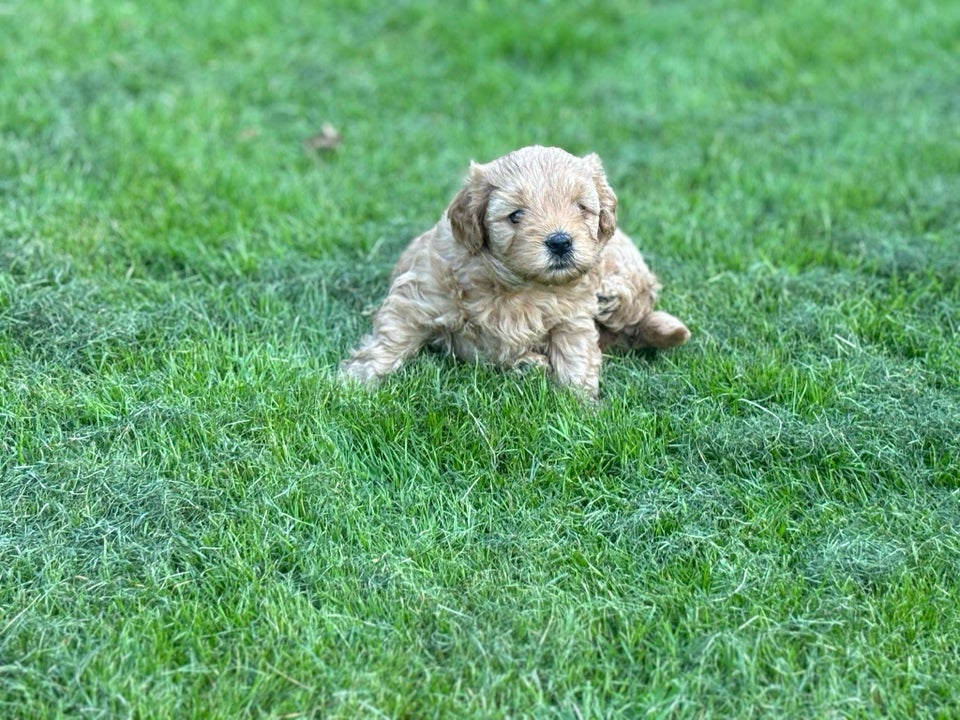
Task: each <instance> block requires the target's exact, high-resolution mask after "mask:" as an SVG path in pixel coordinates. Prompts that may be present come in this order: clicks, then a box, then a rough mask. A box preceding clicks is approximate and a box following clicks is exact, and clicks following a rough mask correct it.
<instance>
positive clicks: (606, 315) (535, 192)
mask: <svg viewBox="0 0 960 720" xmlns="http://www.w3.org/2000/svg"><path fill="white" fill-rule="evenodd" d="M658 289H659V284H658V283H657V278H656V277H655V276H654V275H653V273H651V272H650V270H649V269H648V268H647V266H646V264H645V263H644V261H643V258H642V257H641V255H640V253H639V251H638V250H637V248H636V247H635V246H634V245H633V243H632V242H631V241H630V239H629V238H628V237H627V236H626V235H624V234H623V233H622V232H620V231H619V230H618V229H617V197H616V195H615V194H614V192H613V190H612V189H611V188H610V186H609V184H607V179H606V176H605V174H604V171H603V167H602V166H601V164H600V159H599V158H598V157H597V156H596V155H593V154H591V155H587V156H586V157H582V158H581V157H576V156H574V155H571V154H569V153H567V152H565V151H564V150H561V149H559V148H548V147H539V146H534V147H526V148H522V149H520V150H517V151H515V152H512V153H510V154H509V155H505V156H504V157H501V158H499V159H497V160H494V161H492V162H490V163H487V164H485V165H478V164H476V163H471V164H470V172H469V176H468V178H467V181H466V184H465V185H464V187H463V188H462V189H461V190H460V192H459V193H457V195H456V197H454V199H453V201H452V202H451V203H450V206H449V207H448V208H447V211H446V213H445V214H444V216H443V217H442V218H441V219H440V222H438V223H437V224H436V225H435V226H434V227H433V228H431V229H430V230H428V231H427V232H425V233H424V234H423V235H420V236H419V237H418V238H416V239H415V240H413V241H412V242H411V243H410V245H409V246H408V247H407V249H406V250H405V251H404V252H403V254H402V255H401V256H400V260H399V261H398V262H397V265H396V267H395V268H394V270H393V276H392V284H391V286H390V291H389V293H388V294H387V297H386V299H385V300H384V301H383V304H382V305H381V306H380V308H379V309H378V310H377V312H376V315H375V316H374V318H373V332H371V333H370V334H369V335H367V336H366V337H365V338H364V339H363V340H362V342H361V343H360V346H359V347H358V348H357V349H356V350H355V351H354V352H353V353H352V354H351V355H350V357H349V358H348V359H347V360H346V361H344V363H343V365H342V366H341V373H342V375H344V376H345V377H347V378H352V379H355V380H359V381H361V382H365V383H370V382H373V381H376V380H378V379H379V378H382V377H383V376H385V375H388V374H389V373H392V372H393V371H394V370H396V369H397V368H399V367H400V365H401V364H402V363H403V362H404V360H406V359H407V358H409V357H410V356H412V355H413V354H415V353H416V352H417V351H418V350H420V349H421V348H423V347H425V346H429V347H432V348H434V349H437V350H443V351H446V352H449V353H452V354H453V355H454V356H456V357H457V358H460V359H462V360H468V361H478V360H484V361H488V362H492V363H495V364H497V365H501V366H506V367H510V366H516V365H523V364H532V365H539V366H542V367H544V368H546V369H547V370H548V371H549V372H551V373H552V375H553V376H554V378H555V379H556V380H557V382H559V383H560V384H561V385H565V386H570V387H572V388H574V389H575V390H576V391H578V392H579V393H581V394H582V395H583V396H585V397H587V398H590V399H593V398H596V397H597V394H598V390H599V381H600V364H601V352H602V350H603V349H605V348H607V347H609V346H611V345H614V344H618V343H619V344H624V345H627V346H630V347H654V348H669V347H673V346H676V345H680V344H682V343H684V342H686V340H687V339H688V338H689V337H690V331H689V330H687V328H686V326H685V325H684V324H683V323H682V322H680V320H678V319H677V318H675V317H673V316H672V315H669V314H667V313H665V312H660V311H655V310H654V309H653V306H654V303H655V302H656V298H657V290H658Z"/></svg>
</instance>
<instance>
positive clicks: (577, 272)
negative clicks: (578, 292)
mask: <svg viewBox="0 0 960 720" xmlns="http://www.w3.org/2000/svg"><path fill="white" fill-rule="evenodd" d="M585 272H586V268H583V267H581V266H580V264H579V263H578V262H577V258H576V256H575V255H574V254H573V253H568V254H566V255H563V256H559V257H557V256H554V257H551V258H550V259H549V260H548V262H547V265H546V267H545V268H544V271H543V279H544V281H546V282H548V283H551V284H558V283H563V282H568V281H570V280H575V279H576V278H578V277H580V276H581V275H583V274H584V273H585Z"/></svg>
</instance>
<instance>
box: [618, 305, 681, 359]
mask: <svg viewBox="0 0 960 720" xmlns="http://www.w3.org/2000/svg"><path fill="white" fill-rule="evenodd" d="M620 335H621V338H622V340H623V341H624V342H625V343H626V344H627V345H629V346H630V347H637V348H641V347H652V348H657V349H658V350H666V349H667V348H672V347H676V346H677V345H683V343H685V342H686V341H687V340H689V339H690V331H689V330H688V329H687V326H686V325H684V324H683V322H681V321H680V319H679V318H676V317H674V316H673V315H671V314H670V313H666V312H663V311H662V310H654V311H653V312H651V313H650V314H649V315H647V316H645V317H644V318H643V319H642V320H641V321H640V322H639V323H637V324H636V325H632V326H630V327H627V328H624V329H623V331H622V332H621V333H620Z"/></svg>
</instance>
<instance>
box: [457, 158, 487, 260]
mask: <svg viewBox="0 0 960 720" xmlns="http://www.w3.org/2000/svg"><path fill="white" fill-rule="evenodd" d="M492 190H493V186H492V185H490V183H489V181H488V180H487V178H486V176H485V174H484V171H483V166H482V165H477V163H475V162H471V163H470V175H469V177H468V178H467V182H466V184H465V185H464V186H463V187H462V188H461V189H460V192H458V193H457V195H456V197H454V198H453V202H451V203H450V207H448V208H447V217H448V218H449V219H450V227H451V228H452V229H453V236H454V237H455V238H456V239H457V241H459V242H461V243H463V244H464V245H465V246H466V247H467V249H468V250H469V251H470V254H471V255H476V254H477V253H478V252H480V249H481V248H482V247H483V246H484V245H486V244H487V241H488V237H487V224H486V216H487V203H488V202H489V201H490V192H491V191H492Z"/></svg>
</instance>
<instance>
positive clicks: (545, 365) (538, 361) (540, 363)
mask: <svg viewBox="0 0 960 720" xmlns="http://www.w3.org/2000/svg"><path fill="white" fill-rule="evenodd" d="M513 367H515V368H516V369H517V370H529V369H530V368H542V369H543V370H545V371H547V372H549V371H550V358H548V357H547V356H546V355H544V354H543V353H538V352H533V351H531V352H528V353H525V354H523V355H521V356H520V358H519V359H518V360H517V361H516V362H515V363H514V364H513Z"/></svg>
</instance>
